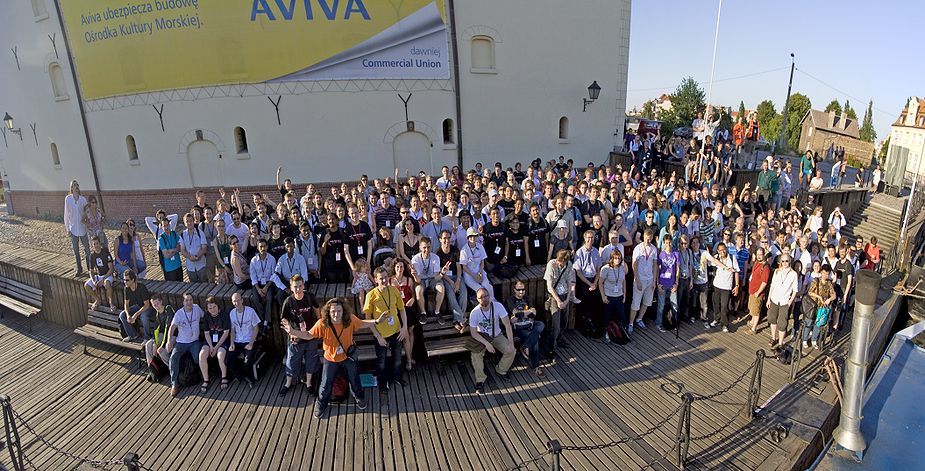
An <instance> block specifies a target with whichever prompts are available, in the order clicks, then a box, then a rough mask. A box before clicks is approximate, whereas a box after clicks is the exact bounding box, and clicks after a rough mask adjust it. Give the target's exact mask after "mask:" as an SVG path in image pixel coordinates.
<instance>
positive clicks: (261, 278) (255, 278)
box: [250, 239, 276, 327]
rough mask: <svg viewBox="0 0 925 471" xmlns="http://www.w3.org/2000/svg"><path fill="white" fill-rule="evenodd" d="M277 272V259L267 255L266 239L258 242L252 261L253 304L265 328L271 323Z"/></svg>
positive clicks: (251, 296)
mask: <svg viewBox="0 0 925 471" xmlns="http://www.w3.org/2000/svg"><path fill="white" fill-rule="evenodd" d="M275 271H276V259H275V258H273V256H272V255H270V254H269V253H267V241H266V239H260V240H259V241H257V255H254V258H252V259H251V265H250V276H251V286H253V288H251V294H250V298H251V304H252V305H254V306H256V309H255V310H256V311H257V314H259V315H260V318H261V319H262V320H263V325H264V327H266V326H268V325H269V323H270V313H271V308H272V306H273V295H274V294H275V290H276V286H275V285H273V284H272V283H271V281H272V279H273V275H274V274H275Z"/></svg>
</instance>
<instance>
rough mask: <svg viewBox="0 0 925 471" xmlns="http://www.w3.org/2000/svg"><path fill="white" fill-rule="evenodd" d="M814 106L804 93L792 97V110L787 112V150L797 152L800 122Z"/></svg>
mask: <svg viewBox="0 0 925 471" xmlns="http://www.w3.org/2000/svg"><path fill="white" fill-rule="evenodd" d="M812 106H813V103H812V102H811V101H810V100H809V97H808V96H806V95H804V94H802V93H794V94H793V95H790V108H789V110H787V123H786V126H787V148H789V149H794V150H797V148H798V147H799V146H800V131H801V128H800V121H802V120H803V116H805V115H806V112H807V111H809V109H810V108H811V107H812Z"/></svg>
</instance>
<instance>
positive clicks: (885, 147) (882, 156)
mask: <svg viewBox="0 0 925 471" xmlns="http://www.w3.org/2000/svg"><path fill="white" fill-rule="evenodd" d="M888 150H890V136H887V137H886V139H884V140H883V145H881V146H880V155H878V156H877V160H878V161H880V165H883V164H884V163H886V157H887V154H886V153H887V151H888Z"/></svg>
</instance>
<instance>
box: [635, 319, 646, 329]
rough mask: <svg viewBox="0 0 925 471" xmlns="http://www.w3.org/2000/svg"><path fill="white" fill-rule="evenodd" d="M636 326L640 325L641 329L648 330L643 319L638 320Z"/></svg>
mask: <svg viewBox="0 0 925 471" xmlns="http://www.w3.org/2000/svg"><path fill="white" fill-rule="evenodd" d="M636 325H638V326H639V328H640V329H645V328H646V323H645V322H643V321H642V319H636Z"/></svg>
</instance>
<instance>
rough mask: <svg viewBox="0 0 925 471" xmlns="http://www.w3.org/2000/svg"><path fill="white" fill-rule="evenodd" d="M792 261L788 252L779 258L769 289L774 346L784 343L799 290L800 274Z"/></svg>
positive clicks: (778, 346) (768, 303) (780, 345)
mask: <svg viewBox="0 0 925 471" xmlns="http://www.w3.org/2000/svg"><path fill="white" fill-rule="evenodd" d="M792 261H793V259H792V258H791V257H790V254H788V253H784V254H783V255H781V256H780V258H778V261H777V262H778V266H777V270H775V271H774V278H773V279H772V280H771V287H770V289H769V291H768V301H767V307H768V323H770V324H771V341H772V342H773V344H772V345H771V347H772V348H780V347H782V346H783V345H784V336H785V335H786V333H787V323H788V321H789V317H790V308H791V306H792V305H793V300H794V299H796V296H797V293H798V292H799V286H800V283H799V280H800V276H799V274H798V273H797V272H796V271H794V270H793V268H792V267H791V265H790V264H791V262H792ZM774 344H776V345H774Z"/></svg>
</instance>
